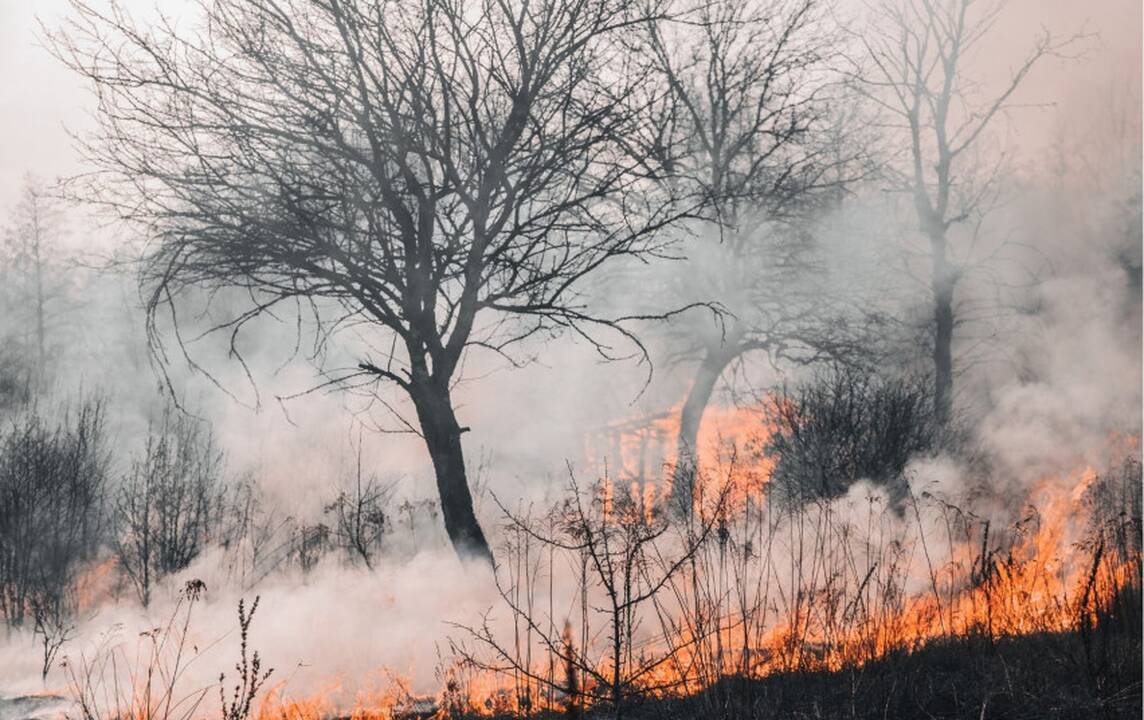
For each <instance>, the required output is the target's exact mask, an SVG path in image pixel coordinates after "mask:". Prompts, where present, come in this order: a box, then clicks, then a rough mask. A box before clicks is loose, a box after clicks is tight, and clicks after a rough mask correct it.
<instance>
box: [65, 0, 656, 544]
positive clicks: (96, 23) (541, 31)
mask: <svg viewBox="0 0 1144 720" xmlns="http://www.w3.org/2000/svg"><path fill="white" fill-rule="evenodd" d="M73 11H74V16H73V18H72V20H71V22H70V24H69V25H68V26H67V27H66V28H65V29H64V30H63V31H61V32H60V33H58V34H57V35H56V37H55V42H54V47H55V52H56V54H57V55H58V56H59V57H60V58H62V59H63V60H64V61H65V62H66V63H67V64H68V65H69V66H70V67H71V68H72V69H74V70H75V71H77V72H78V73H80V74H81V75H82V76H84V77H85V78H86V79H87V80H89V81H90V82H91V83H92V85H93V87H94V88H95V89H96V91H97V93H98V97H99V108H98V111H97V116H98V118H99V129H98V131H96V132H95V134H94V137H91V138H90V139H89V141H88V142H87V143H86V144H85V149H86V151H87V155H88V157H89V159H90V160H91V161H93V163H94V164H95V166H96V167H98V168H99V169H100V171H101V172H99V173H97V174H96V175H95V178H96V179H97V183H98V186H99V187H98V189H97V190H96V191H95V192H94V193H93V194H92V197H93V199H94V200H95V201H97V202H102V203H104V204H105V205H106V206H108V207H110V208H111V209H113V210H114V211H116V212H118V213H119V214H120V217H122V218H124V219H126V220H129V221H135V222H138V223H139V224H140V225H141V226H142V227H144V228H145V229H146V231H147V234H148V238H149V240H150V242H149V244H148V246H147V249H146V251H145V253H144V258H143V260H144V271H143V278H144V285H145V287H146V289H147V290H146V292H147V297H148V298H149V299H148V303H147V305H148V308H149V314H150V318H151V322H150V327H151V338H152V340H153V341H154V343H153V344H154V347H156V348H158V349H157V352H158V354H159V355H162V352H163V351H162V342H161V339H160V337H159V335H158V333H157V327H158V325H159V319H160V317H161V316H163V314H164V313H166V312H168V311H169V312H170V313H172V316H173V317H175V318H177V316H176V315H174V313H175V312H176V308H178V307H179V306H180V303H181V302H185V301H186V300H187V298H188V295H189V294H190V291H191V289H192V288H207V289H208V290H217V289H221V288H240V289H241V290H242V291H244V293H246V297H248V298H250V300H251V303H250V305H249V307H248V308H247V310H246V311H245V312H242V313H240V314H239V315H238V316H236V317H233V318H231V319H230V320H228V321H226V322H222V323H220V324H219V326H218V327H217V328H216V329H218V330H219V331H220V332H223V333H226V334H228V335H229V336H230V337H231V338H232V344H231V348H232V350H234V351H235V352H236V353H238V350H239V348H238V346H237V345H236V344H235V343H233V338H235V337H237V336H238V335H239V334H240V333H241V330H242V328H243V327H244V326H245V325H246V324H247V323H248V322H249V321H250V320H252V319H253V318H255V317H259V316H263V315H265V314H266V313H269V312H271V311H272V310H275V309H279V308H280V306H287V307H290V306H292V305H295V304H296V305H297V306H298V308H299V311H301V308H302V306H304V307H305V309H306V311H307V312H309V311H310V310H313V311H314V315H315V317H317V318H318V325H319V328H320V329H319V335H320V337H321V338H322V339H323V340H324V338H325V337H327V336H328V333H329V332H332V331H333V330H335V329H337V328H338V327H341V326H342V325H344V324H354V325H357V326H359V327H361V326H362V325H363V324H364V325H366V326H368V327H369V328H370V329H371V331H375V332H376V333H377V334H378V335H380V337H381V340H380V341H379V342H376V345H375V347H376V348H381V349H380V350H374V351H373V352H374V354H373V355H372V356H371V355H370V354H369V353H370V351H369V350H367V349H362V350H360V355H359V358H360V364H359V365H358V367H357V368H355V369H354V370H353V371H347V372H342V373H334V374H333V375H332V376H330V377H329V380H330V381H331V382H336V383H338V384H341V385H349V386H355V387H358V388H372V387H375V386H376V385H378V384H383V383H384V384H388V385H389V386H390V387H391V388H392V387H395V388H397V389H398V390H399V391H400V392H401V393H404V395H405V396H406V397H407V399H408V400H410V401H411V403H412V406H413V410H414V413H415V416H416V420H415V421H411V422H408V423H407V424H406V426H405V427H406V429H408V430H412V431H415V432H417V433H419V434H420V435H421V437H422V438H423V439H424V441H425V446H426V448H427V450H428V453H429V456H430V458H431V460H432V463H433V467H434V471H435V474H436V481H437V489H438V493H439V495H440V499H441V509H442V515H443V517H444V523H445V528H446V530H447V532H448V535H449V538H450V540H451V541H452V543H453V546H454V547H455V548H456V550H457V551H458V552H459V553H460V554H461V555H463V556H466V557H474V556H475V557H478V558H482V559H484V560H485V561H491V558H492V555H491V552H490V551H489V547H488V543H487V542H486V540H485V536H484V533H483V531H482V530H481V527H480V525H479V523H478V521H477V518H476V515H475V513H474V510H473V502H472V497H471V493H470V490H469V487H468V483H467V478H466V470H465V462H464V453H463V451H462V440H461V436H462V433H464V432H465V430H466V429H467V428H466V427H465V426H464V425H463V424H462V422H461V420H460V419H459V418H458V417H457V413H456V405H455V403H454V397H453V393H454V386H455V383H456V382H457V381H458V380H459V379H461V377H462V373H461V372H460V366H461V364H462V360H463V358H464V357H465V356H466V352H467V351H468V350H470V349H474V348H479V349H484V350H489V351H492V352H493V353H497V354H501V355H502V356H505V357H509V356H508V355H506V353H510V352H511V351H512V349H513V348H514V347H516V346H517V344H518V343H520V342H521V341H523V340H525V339H527V338H531V337H536V336H544V335H546V334H550V333H553V332H558V331H562V330H566V329H571V330H572V331H573V332H574V333H575V334H576V335H577V336H580V337H585V338H588V339H589V340H590V341H591V342H593V343H596V347H597V349H599V350H601V351H603V352H606V351H607V345H606V344H605V343H604V341H603V340H604V339H603V338H602V337H601V336H600V335H599V334H598V332H599V331H604V330H618V331H619V332H621V333H623V334H626V331H624V330H623V329H622V328H621V327H620V322H621V319H619V318H616V317H605V316H602V315H600V314H597V313H594V312H593V311H591V310H590V309H589V308H588V307H586V306H585V304H584V297H583V294H582V286H583V284H584V280H585V279H586V278H588V277H589V276H591V275H593V274H594V273H596V271H597V270H598V269H600V268H601V267H602V266H604V265H609V264H611V263H612V261H613V260H615V259H617V258H623V257H647V256H649V255H653V254H655V253H656V252H657V251H659V250H660V249H661V246H662V243H664V242H666V241H664V240H662V239H661V237H660V235H659V233H658V231H659V230H660V229H661V228H663V227H665V226H667V225H668V224H670V223H671V222H672V221H673V220H674V219H675V217H676V215H677V214H678V213H677V210H676V207H677V205H676V204H675V203H673V202H672V201H671V198H670V197H667V194H666V193H665V190H664V188H663V186H662V185H661V184H659V183H655V182H652V181H651V180H650V179H649V174H650V173H648V172H647V171H646V169H645V168H644V167H643V166H642V165H641V164H640V163H639V162H637V161H636V159H634V158H632V157H631V156H629V154H628V153H627V152H626V146H625V145H624V143H623V142H622V139H623V138H625V137H628V136H632V135H634V134H636V130H637V127H636V126H637V125H638V124H639V123H640V122H642V119H643V117H644V116H643V114H642V113H641V112H640V106H639V104H638V103H634V102H632V94H631V88H632V87H633V86H634V85H635V84H636V83H638V82H639V81H640V79H641V78H640V77H639V73H636V72H632V71H631V65H632V64H633V63H634V62H636V60H637V59H638V58H636V57H633V56H630V55H629V54H628V53H626V52H624V49H623V47H621V45H620V42H619V41H620V40H621V39H622V37H623V35H624V34H625V33H630V32H631V31H632V29H633V28H635V27H638V26H642V24H643V23H644V22H646V20H647V19H648V16H649V13H651V14H654V9H649V7H648V6H647V5H645V4H642V3H635V2H632V1H631V0H573V1H572V2H557V1H556V0H542V1H541V2H539V3H532V2H522V1H519V0H509V1H507V2H491V1H489V2H481V3H475V4H474V3H462V2H459V0H419V1H418V2H412V3H398V2H385V1H381V0H374V1H369V0H253V1H242V2H240V1H239V0H223V1H222V2H218V3H213V4H211V5H210V6H209V7H208V9H207V10H206V11H205V12H206V15H205V17H204V18H202V20H201V27H202V28H203V31H202V32H200V33H181V32H179V31H177V30H176V29H175V28H174V26H173V24H172V23H168V22H159V23H157V24H156V25H155V26H153V27H149V28H146V29H144V28H139V27H137V26H136V25H134V24H133V23H132V21H131V20H130V19H129V18H128V17H127V16H126V15H125V14H124V13H122V12H121V11H120V10H119V9H116V8H113V9H112V10H111V11H109V12H108V13H103V12H101V11H100V10H98V9H97V8H95V7H94V6H92V5H89V4H87V3H85V2H83V0H75V1H74V2H73ZM281 309H285V308H281ZM376 337H377V336H375V339H376ZM321 344H323V342H322V341H319V345H321ZM240 357H241V356H240ZM510 359H512V360H513V361H518V359H517V358H510Z"/></svg>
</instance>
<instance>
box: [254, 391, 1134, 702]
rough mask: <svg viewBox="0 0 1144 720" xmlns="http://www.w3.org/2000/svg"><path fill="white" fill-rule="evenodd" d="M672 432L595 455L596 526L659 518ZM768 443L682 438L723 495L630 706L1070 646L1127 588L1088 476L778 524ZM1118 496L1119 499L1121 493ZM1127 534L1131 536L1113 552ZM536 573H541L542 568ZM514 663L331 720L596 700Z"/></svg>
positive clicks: (708, 434)
mask: <svg viewBox="0 0 1144 720" xmlns="http://www.w3.org/2000/svg"><path fill="white" fill-rule="evenodd" d="M677 427H678V413H677V412H671V413H666V414H664V415H661V416H656V417H653V418H650V419H648V420H647V421H646V422H643V424H642V425H641V424H639V423H630V424H629V425H628V426H626V427H623V428H621V429H620V430H621V431H617V432H616V433H614V434H613V435H612V436H611V437H610V438H609V442H610V443H611V445H612V447H613V448H614V449H615V448H618V454H617V455H616V461H615V463H614V465H613V466H612V472H611V473H610V479H609V480H608V481H607V482H604V483H602V485H601V486H600V488H599V496H598V500H599V508H600V512H601V515H602V518H603V520H602V521H603V522H612V523H638V522H645V523H649V524H650V523H654V522H658V521H659V520H660V518H662V513H661V512H660V511H661V510H662V508H663V505H664V503H665V502H666V501H667V499H668V498H669V496H670V482H671V472H670V469H671V466H672V463H673V462H674V452H673V449H672V448H673V445H672V444H671V443H670V442H667V441H666V440H665V438H673V437H674V436H673V431H674V430H675V429H676V428H677ZM770 432H771V430H770V428H769V427H768V426H766V424H765V423H764V422H763V420H762V413H761V412H760V411H759V410H757V409H750V408H748V409H717V410H713V411H711V412H710V416H709V417H708V423H706V424H705V429H704V432H703V433H702V434H701V436H700V448H699V449H700V453H699V462H700V463H701V466H702V467H704V468H705V469H706V470H705V472H703V473H702V474H701V476H700V477H701V483H700V489H699V491H698V493H697V494H702V493H704V492H709V493H715V492H716V488H717V487H718V486H719V485H720V483H722V484H723V486H725V487H729V488H730V493H729V496H728V497H729V502H728V503H726V504H725V505H722V506H721V510H720V512H721V513H722V515H720V517H719V518H717V522H718V530H717V533H716V535H715V536H714V540H713V541H712V542H709V543H707V544H705V545H703V546H702V548H701V550H700V551H699V552H697V554H696V555H695V557H694V558H693V559H692V561H691V562H690V563H689V564H688V565H687V566H685V569H684V570H683V571H681V574H680V575H679V576H678V577H677V578H673V580H672V582H671V583H668V584H666V585H665V586H664V589H663V590H662V591H661V594H662V595H663V596H664V598H666V599H665V600H664V601H663V602H658V601H657V602H656V604H655V605H654V612H652V611H650V610H648V611H645V616H644V617H643V618H642V619H641V622H640V623H639V624H638V625H639V627H640V628H642V629H641V630H636V631H633V636H632V638H631V643H632V645H631V649H630V651H629V656H630V657H631V658H634V660H630V661H632V662H635V663H636V664H639V663H642V662H646V661H647V660H648V659H649V658H650V659H652V660H653V662H651V663H650V665H649V668H650V669H648V670H647V671H646V672H642V673H641V674H640V676H639V679H638V681H633V683H632V690H633V691H638V692H642V693H643V694H646V695H679V694H690V693H695V692H697V691H699V690H702V689H703V688H705V687H708V686H710V685H712V684H713V683H715V682H717V681H718V680H719V679H720V678H723V677H727V676H749V677H763V676H766V675H769V674H773V673H777V672H785V671H807V670H828V671H833V670H839V669H842V668H847V667H856V666H861V665H863V664H865V663H868V662H871V661H873V660H876V659H878V658H881V657H884V656H886V655H887V654H889V653H893V652H898V651H911V650H914V649H917V648H919V647H922V646H924V645H925V644H926V643H929V642H931V641H934V640H938V639H942V638H957V637H966V636H977V635H981V636H986V637H989V638H999V637H1006V636H1016V635H1025V634H1031V633H1043V632H1058V631H1071V630H1076V629H1078V628H1083V627H1085V626H1091V625H1092V624H1094V623H1096V622H1098V621H1099V618H1100V614H1101V612H1102V610H1103V609H1104V608H1107V607H1108V606H1109V604H1110V603H1111V602H1113V601H1115V599H1116V597H1117V595H1118V593H1121V592H1123V591H1124V590H1125V589H1126V588H1131V587H1139V584H1140V563H1141V558H1140V543H1139V542H1138V539H1130V541H1129V542H1128V543H1127V544H1124V542H1120V544H1119V545H1118V544H1117V540H1116V537H1115V528H1114V527H1113V526H1110V525H1109V524H1108V523H1109V518H1110V517H1112V518H1113V519H1114V522H1120V521H1119V520H1115V517H1116V515H1115V512H1113V513H1112V514H1111V515H1110V514H1109V513H1108V512H1107V511H1108V510H1109V508H1107V507H1104V506H1102V504H1101V503H1106V502H1108V499H1107V497H1106V496H1107V495H1108V493H1109V492H1112V491H1113V490H1115V488H1112V487H1111V485H1110V483H1109V482H1108V481H1107V480H1108V478H1109V477H1111V476H1110V475H1109V474H1108V473H1107V472H1102V471H1101V470H1098V467H1097V466H1096V465H1095V464H1094V465H1085V466H1083V467H1081V468H1079V469H1077V470H1075V471H1071V472H1064V473H1060V474H1056V475H1047V476H1045V477H1043V478H1041V479H1040V480H1039V481H1037V482H1035V483H1033V484H1032V487H1031V489H1030V490H1029V491H1028V492H1027V494H1026V497H1024V500H1023V502H1024V507H1023V509H1021V511H1020V512H1019V513H1016V517H1015V519H1014V518H1012V517H1011V518H1009V519H1008V520H989V519H987V518H986V516H985V515H979V514H976V513H974V512H972V511H971V510H969V509H962V508H959V507H957V506H956V504H954V503H953V502H951V501H950V500H948V499H946V498H942V497H939V496H937V495H936V494H929V493H926V492H921V491H920V489H919V488H914V489H913V490H911V492H910V493H909V495H908V497H907V500H906V502H905V506H904V507H890V505H889V503H888V501H887V500H886V498H885V497H882V496H878V495H876V494H874V493H872V494H871V495H869V496H868V497H866V498H853V497H851V498H849V503H850V504H849V505H845V504H843V503H840V502H838V501H823V502H822V503H818V504H812V505H810V506H808V507H806V508H802V509H800V510H797V511H795V510H791V509H789V508H786V509H780V508H776V507H770V505H769V504H768V502H767V495H766V492H765V490H766V483H767V480H768V478H769V474H770V472H771V470H772V468H773V465H772V464H771V463H770V461H769V460H768V459H767V458H766V457H765V456H764V455H763V453H762V452H760V448H761V447H762V446H763V444H765V442H766V440H767V438H768V437H769V435H770ZM656 438H659V440H657V442H658V443H659V444H658V446H653V445H652V443H651V441H650V439H656ZM1138 447H1139V445H1138V439H1137V438H1135V437H1130V436H1120V435H1117V436H1113V437H1112V438H1110V439H1109V441H1108V449H1107V452H1106V453H1105V454H1106V456H1108V457H1121V458H1123V457H1125V456H1127V457H1131V458H1134V457H1135V456H1136V450H1137V448H1138ZM1125 451H1127V454H1126V455H1125V454H1124V453H1125ZM652 457H654V458H656V459H657V462H658V468H656V469H653V464H652V463H651V462H650V461H649V458H652ZM1130 462H1136V461H1135V460H1131V461H1130ZM1108 465H1109V463H1106V464H1105V466H1102V467H1107V466H1108ZM1136 467H1138V465H1137V466H1136ZM625 490H626V492H627V498H622V497H621V495H622V493H623V492H624V491H625ZM1135 491H1136V489H1135V488H1128V487H1127V485H1126V486H1125V489H1124V492H1125V493H1131V492H1135ZM1102 494H1103V495H1102ZM1102 497H1104V498H1105V499H1104V500H1102V499H1101V498H1102ZM1122 499H1123V498H1122ZM621 500H624V502H621ZM629 501H630V502H629ZM1115 502H1120V501H1119V500H1115V499H1114V503H1115ZM697 507H699V506H698V505H697ZM1112 509H1113V510H1115V507H1113V508H1112ZM1136 534H1138V528H1137V529H1133V530H1131V531H1130V532H1129V533H1127V537H1129V538H1135V537H1136ZM525 564H526V565H527V563H525ZM565 565H566V566H568V567H572V566H574V565H576V563H565ZM548 571H550V572H556V568H555V565H554V566H553V567H551V568H549V569H548ZM512 580H513V581H514V582H517V581H520V580H521V578H513V579H512ZM580 582H581V583H584V582H585V581H583V580H581V581H580ZM578 587H581V588H583V587H585V585H584V584H581V585H579V586H578ZM560 600H561V602H565V601H567V598H566V597H564V598H560ZM700 606H701V607H702V608H703V609H702V611H697V610H695V608H696V607H700ZM549 620H550V621H551V622H553V623H555V622H556V619H555V618H552V619H549ZM589 620H590V617H587V618H586V617H581V618H579V623H580V625H579V626H576V625H577V619H576V618H574V617H572V618H569V619H568V620H567V621H566V622H565V624H564V626H563V628H564V629H563V634H561V635H559V637H558V639H557V640H556V643H555V645H556V647H562V648H564V650H563V651H560V652H571V651H572V650H571V649H572V648H573V646H574V644H575V643H574V638H580V637H584V638H591V637H595V638H597V639H598V640H597V642H599V639H601V638H603V639H606V638H607V637H608V628H606V627H605V628H601V627H600V626H598V625H597V626H594V627H592V628H591V632H589V631H588V629H587V628H586V627H584V626H583V624H584V623H587V622H589ZM656 622H658V625H656V624H655V623H656ZM574 626H575V627H574ZM649 627H654V628H655V629H654V630H648V628H649ZM641 633H642V634H641ZM526 644H527V642H526ZM530 647H531V649H530V650H529V651H528V653H527V657H528V658H530V659H529V660H528V661H527V662H526V663H525V666H524V667H517V668H514V669H510V670H507V671H506V670H505V669H504V668H503V667H502V668H500V669H499V670H497V671H494V670H487V669H481V668H480V667H474V666H473V665H472V664H466V663H463V662H459V661H457V662H454V664H452V665H450V666H448V667H446V668H444V669H443V670H441V669H439V671H438V680H439V682H440V686H441V690H440V692H439V694H437V695H436V696H435V697H418V696H416V695H414V694H413V692H412V690H411V688H412V684H411V683H410V681H409V680H408V679H407V678H405V677H402V676H399V675H396V674H393V673H389V672H387V673H385V675H386V677H387V678H388V680H387V682H386V683H385V684H384V685H383V687H382V689H380V690H376V691H371V692H365V693H359V694H358V695H357V696H356V698H355V700H354V702H353V705H352V708H353V709H352V710H351V711H350V712H349V713H348V714H347V713H345V712H342V715H343V716H348V717H350V718H353V719H355V720H391V719H395V718H404V717H436V718H440V719H441V720H444V719H445V718H448V717H457V716H460V715H465V714H468V715H481V716H494V715H502V716H503V715H509V714H511V715H514V716H530V715H533V714H537V713H541V712H550V713H556V712H562V711H565V710H566V709H567V706H568V703H569V702H570V701H571V699H570V697H569V696H567V695H566V694H565V693H564V692H563V691H561V690H560V689H558V688H560V687H563V686H566V685H568V684H569V683H571V687H574V688H576V689H575V690H573V691H572V692H573V693H575V694H577V697H579V698H580V699H581V700H582V701H583V702H584V703H585V704H591V703H590V701H588V700H587V698H592V697H595V698H601V697H604V696H606V691H607V688H606V687H605V686H601V685H600V683H599V681H598V680H595V679H593V678H592V677H591V675H592V674H593V673H590V672H579V671H574V670H569V671H567V673H568V675H569V676H571V677H572V679H571V680H568V681H564V678H565V676H566V671H565V669H564V664H563V663H564V659H565V658H564V657H563V656H561V655H559V652H557V651H555V649H554V647H553V646H552V645H549V646H545V645H544V644H543V643H537V644H536V645H535V646H534V647H533V646H530ZM518 650H519V647H518ZM581 650H583V653H582V654H581V655H580V656H579V657H581V658H584V659H586V658H590V657H591V658H596V659H595V660H592V661H591V662H593V663H595V666H594V670H595V674H597V675H598V676H599V677H608V676H609V673H610V672H611V671H612V670H613V669H614V667H613V666H612V664H611V660H609V659H608V656H607V653H606V652H595V653H593V652H590V651H589V650H590V649H589V648H582V649H581ZM655 658H660V660H654V659H655ZM584 661H585V662H587V660H584ZM528 663H531V664H528ZM546 678H547V681H546V680H545V679H546ZM339 694H341V688H340V686H338V685H336V686H331V688H329V689H328V690H327V691H326V692H324V693H321V694H319V695H318V696H316V697H313V698H309V699H304V700H289V701H287V700H284V699H283V698H282V690H281V688H277V689H276V690H274V691H272V692H271V693H270V694H269V695H268V696H267V698H266V699H265V700H264V702H263V705H262V709H261V710H260V712H259V718H260V720H320V719H321V718H327V717H331V716H332V715H334V713H335V710H336V709H337V708H338V707H339V706H342V707H344V705H343V704H341V703H338V702H335V698H336V697H337V696H338V695H339Z"/></svg>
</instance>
